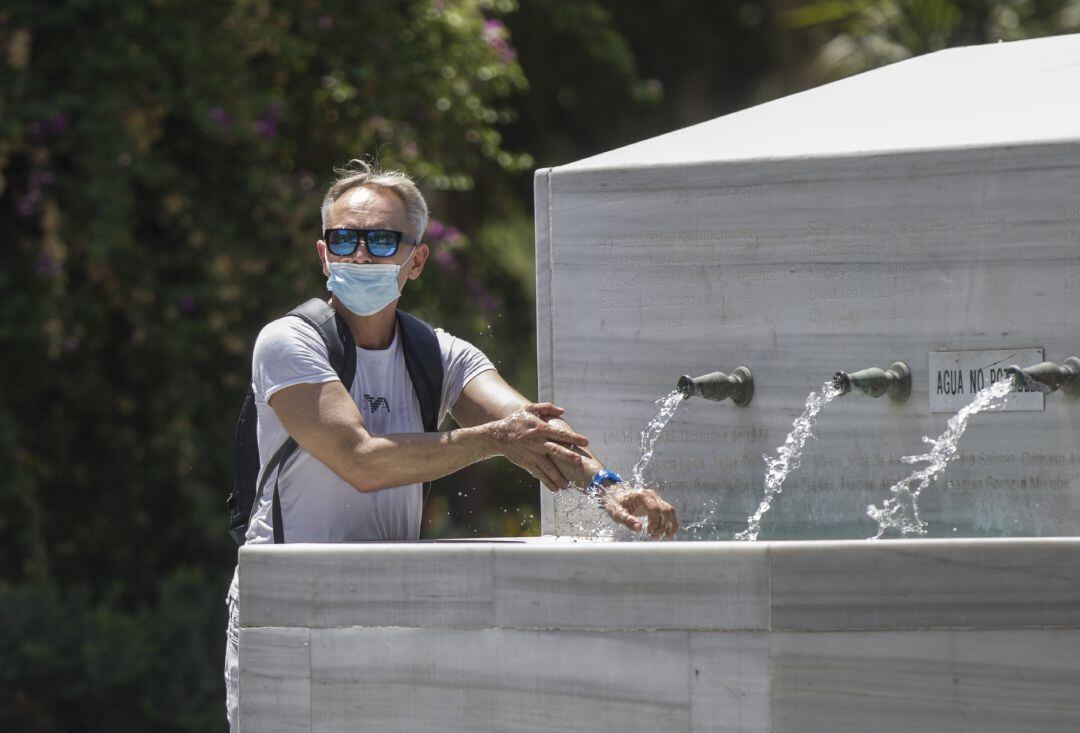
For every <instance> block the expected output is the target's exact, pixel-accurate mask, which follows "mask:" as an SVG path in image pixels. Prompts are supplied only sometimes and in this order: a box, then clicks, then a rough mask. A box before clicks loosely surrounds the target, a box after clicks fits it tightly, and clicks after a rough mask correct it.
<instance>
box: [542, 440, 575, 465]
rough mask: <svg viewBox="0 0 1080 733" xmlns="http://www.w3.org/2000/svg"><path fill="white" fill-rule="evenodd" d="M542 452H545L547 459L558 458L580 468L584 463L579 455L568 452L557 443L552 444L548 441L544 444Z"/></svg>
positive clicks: (567, 449)
mask: <svg viewBox="0 0 1080 733" xmlns="http://www.w3.org/2000/svg"><path fill="white" fill-rule="evenodd" d="M544 450H546V451H547V453H548V456H549V457H551V458H556V457H558V458H560V459H562V460H564V461H567V462H569V463H571V464H573V465H575V466H580V465H582V463H583V462H584V459H583V458H582V457H581V455H579V454H577V453H575V452H574V451H572V450H570V449H569V448H567V447H565V446H562V445H559V444H558V443H552V442H551V441H548V442H547V443H544Z"/></svg>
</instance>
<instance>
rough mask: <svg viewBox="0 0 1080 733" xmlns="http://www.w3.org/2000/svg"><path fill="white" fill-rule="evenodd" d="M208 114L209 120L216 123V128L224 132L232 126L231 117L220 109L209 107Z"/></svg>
mask: <svg viewBox="0 0 1080 733" xmlns="http://www.w3.org/2000/svg"><path fill="white" fill-rule="evenodd" d="M208 114H209V117H210V120H211V121H212V122H215V123H217V126H218V127H220V128H221V129H222V130H226V129H228V128H229V126H230V125H232V117H229V113H228V112H226V111H225V110H223V109H222V108H221V107H211V108H210V112H209V113H208Z"/></svg>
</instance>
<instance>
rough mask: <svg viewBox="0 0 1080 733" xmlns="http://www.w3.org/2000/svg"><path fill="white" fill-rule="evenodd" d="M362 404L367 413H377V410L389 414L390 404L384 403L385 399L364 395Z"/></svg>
mask: <svg viewBox="0 0 1080 733" xmlns="http://www.w3.org/2000/svg"><path fill="white" fill-rule="evenodd" d="M364 404H365V405H366V406H367V409H368V412H378V411H379V410H384V411H385V412H390V403H389V402H387V401H386V398H385V397H372V396H371V395H369V394H365V395H364Z"/></svg>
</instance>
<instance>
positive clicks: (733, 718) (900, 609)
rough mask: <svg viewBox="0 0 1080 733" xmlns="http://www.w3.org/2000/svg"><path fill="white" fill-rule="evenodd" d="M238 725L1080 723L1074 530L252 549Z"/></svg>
mask: <svg viewBox="0 0 1080 733" xmlns="http://www.w3.org/2000/svg"><path fill="white" fill-rule="evenodd" d="M240 583H241V592H240V597H241V599H242V601H241V604H240V623H241V632H240V647H241V653H240V661H241V668H240V710H241V718H240V720H241V730H243V731H258V732H259V733H266V732H272V731H283V732H284V731H288V732H289V733H296V732H299V731H312V732H319V733H322V732H324V731H357V730H360V731H363V730H378V731H403V732H406V731H407V732H408V733H416V732H417V731H428V730H439V731H469V732H475V731H492V732H496V731H498V732H500V733H502V732H504V731H545V732H549V731H607V730H613V731H622V732H623V733H633V732H634V731H649V733H655V731H672V732H674V731H730V732H734V731H771V732H773V733H787V732H788V731H790V732H791V733H807V732H814V731H822V732H823V733H825V732H828V733H836V732H837V731H859V732H861V731H866V730H877V731H882V733H891V732H892V731H897V732H900V731H903V732H904V733H906V732H907V731H911V730H935V731H937V730H949V731H972V732H973V733H974V732H975V731H978V732H979V733H985V732H986V731H1001V733H1028V732H1029V731H1030V732H1031V733H1036V732H1037V733H1054V732H1056V731H1061V732H1062V733H1064V732H1065V731H1070V732H1071V731H1075V730H1077V729H1078V728H1080V666H1078V665H1077V664H1076V660H1077V659H1078V658H1080V540H1074V539H1056V540H1054V539H1048V540H1044V539H1011V540H938V541H933V540H928V541H918V542H911V541H881V542H875V543H866V542H813V543H810V542H787V543H767V542H762V543H754V544H738V543H713V542H700V543H685V544H659V545H657V544H649V545H646V544H643V543H641V544H627V543H596V542H590V541H584V540H568V539H564V540H555V539H551V538H536V539H532V540H528V541H517V542H507V541H503V542H476V543H450V544H448V543H425V544H420V545H407V544H382V545H380V544H370V545H365V544H358V545H334V546H317V545H286V546H279V547H273V546H257V547H245V548H243V549H242V550H241V551H240Z"/></svg>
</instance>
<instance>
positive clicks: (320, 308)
mask: <svg viewBox="0 0 1080 733" xmlns="http://www.w3.org/2000/svg"><path fill="white" fill-rule="evenodd" d="M289 315H290V316H296V317H297V318H301V319H303V320H304V321H306V322H307V323H308V324H309V325H311V327H312V328H314V329H315V330H316V331H318V333H319V336H321V337H322V340H323V343H325V344H326V351H327V353H328V354H329V355H330V366H332V367H333V368H334V371H335V372H337V375H338V378H339V379H341V383H342V384H344V385H345V389H346V390H348V389H349V388H350V387H352V383H353V378H354V377H355V376H356V346H355V344H354V342H353V337H352V332H351V331H349V327H348V325H347V324H346V323H345V321H344V320H342V318H341V316H339V315H338V314H337V312H336V311H335V310H334V307H333V306H332V305H330V304H329V303H328V302H327V301H325V300H322V299H321V298H312V299H311V300H308V301H306V302H304V303H301V304H300V305H298V306H296V307H295V308H293V309H292V310H291V311H289ZM297 447H298V446H297V444H296V441H295V440H293V439H292V438H289V439H287V440H286V441H285V443H284V444H283V445H282V446H281V447H280V448H278V451H277V453H275V454H274V456H273V458H271V459H270V460H269V461H268V462H267V464H266V470H265V471H264V472H263V477H262V480H261V481H260V482H259V490H258V491H257V492H256V494H255V495H256V496H259V497H261V496H262V492H263V487H264V486H265V484H266V480H267V478H269V476H270V473H271V471H275V469H276V471H275V476H274V496H273V499H272V506H271V512H272V515H273V521H274V544H276V545H281V544H284V543H285V523H284V521H283V520H282V518H281V497H280V495H279V493H278V478H279V477H280V475H281V468H282V466H284V465H285V461H286V460H287V459H288V458H289V456H291V455H292V454H293V452H294V451H295V450H296V449H297ZM253 506H258V502H255V504H254V505H253Z"/></svg>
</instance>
